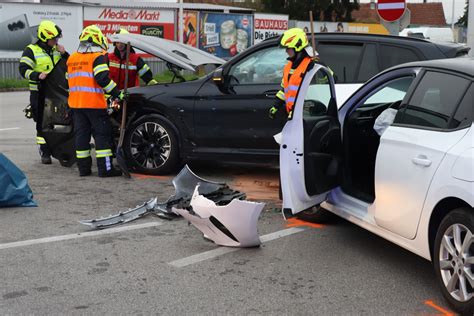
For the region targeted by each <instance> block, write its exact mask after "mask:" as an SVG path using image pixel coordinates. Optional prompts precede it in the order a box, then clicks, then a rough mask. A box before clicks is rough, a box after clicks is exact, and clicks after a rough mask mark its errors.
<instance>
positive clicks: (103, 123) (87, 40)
mask: <svg viewBox="0 0 474 316" xmlns="http://www.w3.org/2000/svg"><path fill="white" fill-rule="evenodd" d="M79 41H80V45H79V48H78V51H77V52H75V53H74V54H72V55H71V56H70V57H69V59H68V62H67V68H68V73H67V77H68V81H69V99H68V103H69V107H70V108H71V109H72V110H73V119H74V132H75V144H76V157H77V165H78V167H79V175H80V176H88V175H90V174H91V166H92V159H91V149H90V145H89V141H90V138H91V135H92V136H93V137H94V140H95V153H96V158H97V170H98V173H99V177H115V176H120V175H121V174H122V172H121V171H120V170H118V169H115V168H114V166H113V165H112V156H113V154H112V144H111V139H112V126H111V123H110V119H109V117H108V115H107V100H106V98H105V96H104V92H105V93H107V94H109V95H111V97H112V98H113V99H114V100H118V99H121V98H123V95H122V94H121V93H120V91H119V90H118V89H117V85H116V83H115V82H114V81H113V80H111V79H110V77H109V67H108V65H107V60H106V55H107V49H108V43H107V38H106V37H105V36H104V35H103V34H102V32H101V31H100V29H99V28H98V27H97V26H95V25H90V26H88V27H86V28H85V29H84V30H83V31H82V33H81V35H80V37H79Z"/></svg>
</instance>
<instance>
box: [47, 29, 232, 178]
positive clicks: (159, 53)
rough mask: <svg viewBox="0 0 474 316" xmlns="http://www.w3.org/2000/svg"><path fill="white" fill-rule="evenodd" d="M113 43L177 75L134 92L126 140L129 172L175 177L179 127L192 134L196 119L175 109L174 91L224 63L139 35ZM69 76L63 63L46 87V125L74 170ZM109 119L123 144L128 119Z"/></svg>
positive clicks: (56, 153)
mask: <svg viewBox="0 0 474 316" xmlns="http://www.w3.org/2000/svg"><path fill="white" fill-rule="evenodd" d="M110 40H111V41H113V42H123V43H130V45H131V46H133V47H134V48H137V49H138V50H140V51H142V52H145V53H147V54H150V55H152V56H155V57H157V58H159V59H160V60H162V62H164V63H165V65H166V67H167V68H168V70H169V71H170V72H171V73H172V78H171V79H170V82H169V83H160V84H156V85H151V86H145V87H135V88H131V89H129V94H128V99H127V106H128V110H127V116H126V124H125V129H126V131H125V139H124V153H125V157H126V163H127V167H128V168H129V169H131V170H134V171H135V172H139V173H149V174H150V173H151V174H153V173H154V174H159V173H166V172H169V171H171V170H173V169H174V168H175V167H176V166H177V164H178V162H179V143H178V128H176V124H177V123H176V122H178V123H179V124H181V125H182V126H180V128H182V127H184V128H186V126H189V123H187V122H188V121H189V120H190V119H192V117H189V115H188V113H189V111H183V110H182V109H180V108H178V107H176V106H170V105H174V104H176V98H177V97H179V96H176V93H173V96H172V97H171V96H170V93H169V91H170V89H171V87H173V88H174V89H173V90H174V91H176V89H178V90H181V91H185V92H186V91H189V90H190V89H192V88H191V86H193V85H195V84H194V83H193V81H188V82H186V81H185V78H184V76H183V70H185V71H187V72H188V73H189V72H194V73H195V72H197V71H198V69H204V68H205V66H206V65H214V67H215V66H218V65H221V64H222V63H224V60H222V59H220V58H218V57H215V56H213V55H210V54H208V53H205V52H203V51H201V50H199V49H196V48H193V47H190V46H187V45H184V44H181V43H177V42H174V41H170V40H165V39H160V38H155V37H150V36H144V35H139V34H113V35H111V37H110ZM65 73H66V65H65V63H59V64H57V65H56V67H55V68H54V69H53V71H52V72H51V73H50V75H49V76H48V78H47V79H46V80H45V82H44V85H45V91H46V96H47V97H46V106H45V115H44V117H45V119H44V124H43V125H44V131H45V136H44V138H45V139H46V142H47V143H48V144H49V145H50V146H51V149H52V156H53V157H54V158H56V159H58V160H59V162H60V163H61V165H63V166H71V165H73V164H74V162H75V159H76V158H75V149H74V127H73V122H72V120H71V117H70V115H69V111H68V105H67V98H68V90H67V80H66V79H65V75H64V74H65ZM178 86H179V87H178ZM170 98H173V100H170ZM109 113H110V119H111V122H112V126H113V129H114V133H113V134H114V140H115V143H117V140H118V137H119V134H120V123H121V119H122V113H121V111H120V110H119V111H113V110H112V109H110V110H109ZM172 122H173V123H172Z"/></svg>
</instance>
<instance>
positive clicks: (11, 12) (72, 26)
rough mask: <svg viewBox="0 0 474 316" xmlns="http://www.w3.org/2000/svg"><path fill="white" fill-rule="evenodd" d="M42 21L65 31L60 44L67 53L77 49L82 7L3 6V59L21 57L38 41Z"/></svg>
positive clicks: (0, 27) (0, 45) (0, 41)
mask: <svg viewBox="0 0 474 316" xmlns="http://www.w3.org/2000/svg"><path fill="white" fill-rule="evenodd" d="M43 20H50V21H53V22H54V23H56V24H57V25H58V26H59V27H60V28H61V29H62V31H63V37H62V38H61V39H60V40H59V44H61V45H64V47H65V48H66V50H67V51H68V52H70V53H71V52H73V51H75V50H76V49H77V46H78V45H79V40H78V38H79V34H80V33H81V31H82V6H71V5H68V6H62V5H42V4H27V3H0V53H1V57H7V58H9V57H11V58H17V57H18V58H19V57H20V56H21V53H22V51H23V49H24V48H25V47H26V46H27V45H28V44H31V43H32V42H33V41H36V34H37V28H38V25H39V24H40V23H41V21H43Z"/></svg>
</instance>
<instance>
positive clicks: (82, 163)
mask: <svg viewBox="0 0 474 316" xmlns="http://www.w3.org/2000/svg"><path fill="white" fill-rule="evenodd" d="M77 167H78V168H79V176H81V177H86V176H90V175H91V173H92V172H91V167H92V158H91V157H87V158H78V159H77Z"/></svg>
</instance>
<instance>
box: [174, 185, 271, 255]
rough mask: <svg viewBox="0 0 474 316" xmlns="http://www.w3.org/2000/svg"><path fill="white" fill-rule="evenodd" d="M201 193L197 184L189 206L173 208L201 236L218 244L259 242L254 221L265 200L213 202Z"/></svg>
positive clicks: (247, 244) (247, 245)
mask: <svg viewBox="0 0 474 316" xmlns="http://www.w3.org/2000/svg"><path fill="white" fill-rule="evenodd" d="M200 193H201V186H200V185H199V184H198V185H197V186H196V189H195V190H194V194H193V196H192V198H191V202H190V205H189V206H188V207H186V208H174V207H173V211H175V212H177V213H178V214H180V215H181V216H183V217H184V218H185V219H187V220H188V221H189V222H190V223H191V224H192V225H193V226H194V227H196V228H197V229H199V230H200V231H201V232H202V233H203V234H204V237H205V238H207V239H209V240H212V241H213V242H214V243H216V244H217V245H220V246H228V247H255V246H259V245H260V238H259V236H258V232H257V221H258V217H259V216H260V213H261V211H262V209H263V207H264V206H265V203H259V202H250V201H244V200H241V199H232V200H231V201H229V202H228V203H225V204H223V205H222V204H221V205H219V203H216V202H215V200H212V199H209V198H208V197H206V196H205V195H202V194H200Z"/></svg>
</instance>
